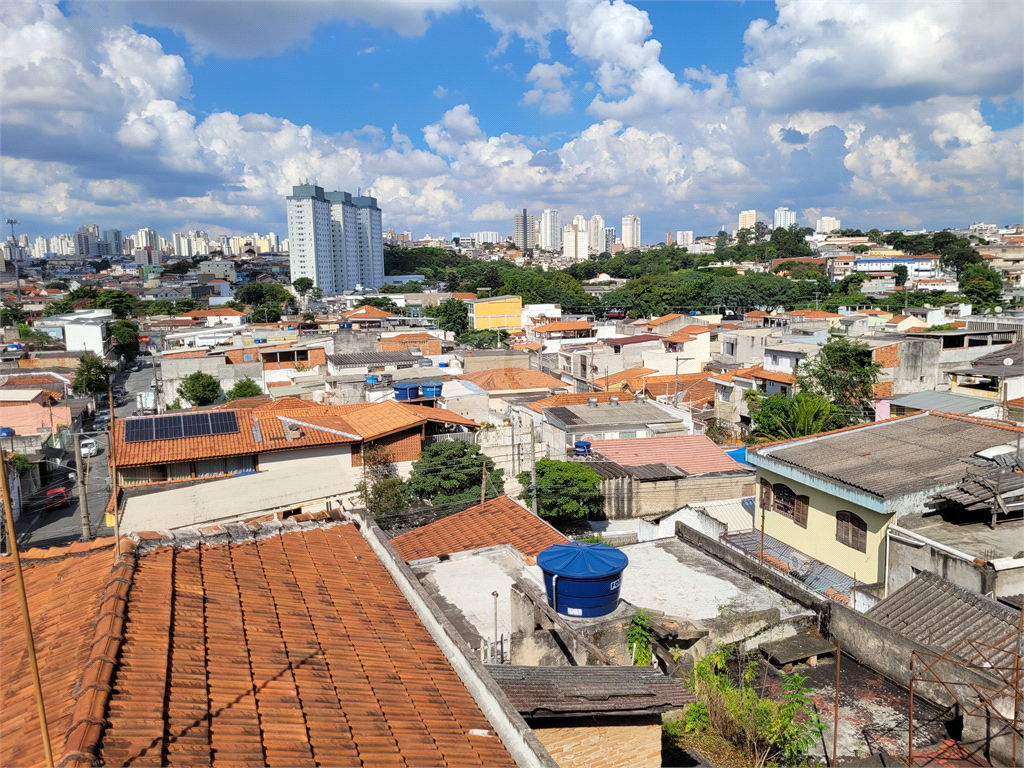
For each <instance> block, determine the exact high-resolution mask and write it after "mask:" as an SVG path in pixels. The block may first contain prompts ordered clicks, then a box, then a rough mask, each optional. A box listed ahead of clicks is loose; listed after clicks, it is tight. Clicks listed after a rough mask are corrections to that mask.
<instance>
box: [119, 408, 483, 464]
mask: <svg viewBox="0 0 1024 768" xmlns="http://www.w3.org/2000/svg"><path fill="white" fill-rule="evenodd" d="M235 413H236V418H237V419H238V432H237V433H236V434H228V435H207V436H203V437H183V438H178V439H173V440H153V441H148V442H141V443H125V441H124V424H125V423H126V422H127V421H130V420H129V419H118V420H117V422H116V426H115V429H114V455H115V456H116V458H117V465H118V466H119V467H132V466H144V465H149V464H166V463H173V462H179V461H194V460H197V459H209V458H220V457H228V456H248V455H253V454H257V453H269V452H271V451H282V450H296V449H298V448H306V447H310V446H315V445H342V444H346V443H353V442H359V441H360V440H373V439H376V438H378V437H382V436H384V435H389V434H392V433H394V432H399V431H402V430H404V429H410V428H412V427H416V426H419V425H421V424H424V423H426V422H427V421H440V422H445V423H453V424H464V425H466V426H477V425H476V422H474V421H471V420H470V419H467V418H465V417H463V416H460V415H459V414H457V413H455V412H453V411H447V410H437V411H435V409H433V408H424V407H422V406H411V405H405V404H402V403H397V402H395V401H393V400H389V401H386V402H383V403H356V404H353V405H316V404H314V403H306V402H304V401H301V400H296V399H295V398H282V400H281V401H278V403H267V404H265V405H261V406H259V407H258V408H256V409H252V408H248V409H238V410H236V411H235ZM288 420H290V421H295V422H298V423H299V424H300V425H304V426H305V428H304V429H303V430H302V436H301V437H295V438H293V439H292V440H290V441H289V440H286V439H285V438H286V429H285V421H288ZM254 425H258V426H259V434H260V440H259V441H257V440H256V436H255V435H254V434H253V426H254Z"/></svg>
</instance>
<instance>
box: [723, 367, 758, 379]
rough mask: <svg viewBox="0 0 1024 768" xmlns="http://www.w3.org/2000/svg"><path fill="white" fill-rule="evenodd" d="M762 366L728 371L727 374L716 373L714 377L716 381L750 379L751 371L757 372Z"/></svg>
mask: <svg viewBox="0 0 1024 768" xmlns="http://www.w3.org/2000/svg"><path fill="white" fill-rule="evenodd" d="M760 367H761V366H759V365H753V366H751V367H750V368H737V369H735V370H732V371H726V372H725V373H716V374H714V375H713V376H712V378H714V379H715V380H716V381H732V380H733V379H735V378H737V377H738V378H741V379H742V378H749V376H748V375H749V374H750V372H751V371H756V370H757V369H758V368H760Z"/></svg>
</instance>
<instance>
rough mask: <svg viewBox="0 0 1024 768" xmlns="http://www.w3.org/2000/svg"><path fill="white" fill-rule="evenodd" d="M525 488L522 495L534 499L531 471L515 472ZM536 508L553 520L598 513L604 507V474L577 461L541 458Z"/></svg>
mask: <svg viewBox="0 0 1024 768" xmlns="http://www.w3.org/2000/svg"><path fill="white" fill-rule="evenodd" d="M516 479H517V480H518V481H519V484H520V485H522V486H523V492H522V494H521V495H520V497H519V498H521V499H523V500H524V501H526V502H530V501H531V500H532V499H533V493H534V489H533V488H532V480H531V478H530V473H529V472H520V473H519V474H518V475H516ZM536 494H537V504H538V506H537V511H538V513H539V514H540V516H541V517H547V518H550V519H553V520H574V519H577V518H585V517H588V516H590V515H597V514H599V513H600V512H601V510H602V509H603V508H604V496H602V495H601V476H600V475H599V474H597V472H595V471H594V470H593V469H591V468H590V467H588V466H586V465H585V464H583V463H581V462H577V461H555V460H554V459H540V460H539V461H538V462H537V487H536Z"/></svg>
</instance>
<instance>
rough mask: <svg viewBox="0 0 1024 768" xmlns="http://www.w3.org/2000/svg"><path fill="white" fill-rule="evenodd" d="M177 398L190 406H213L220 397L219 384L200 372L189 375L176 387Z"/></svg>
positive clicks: (208, 375)
mask: <svg viewBox="0 0 1024 768" xmlns="http://www.w3.org/2000/svg"><path fill="white" fill-rule="evenodd" d="M178 397H180V398H181V399H182V400H187V401H188V402H190V403H191V404H192V405H213V403H215V402H217V398H219V397H220V382H219V381H217V379H215V378H214V377H213V376H211V375H210V374H208V373H203V372H202V371H196V372H195V373H190V374H189V375H188V376H186V377H185V378H184V379H183V380H182V382H181V384H179V385H178Z"/></svg>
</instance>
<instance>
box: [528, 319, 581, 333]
mask: <svg viewBox="0 0 1024 768" xmlns="http://www.w3.org/2000/svg"><path fill="white" fill-rule="evenodd" d="M591 328H593V326H592V325H591V324H590V323H588V322H587V321H586V320H558V321H556V322H554V323H548V324H547V325H538V326H537V327H536V328H534V329H533V332H534V333H553V332H556V331H589V330H590V329H591Z"/></svg>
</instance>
